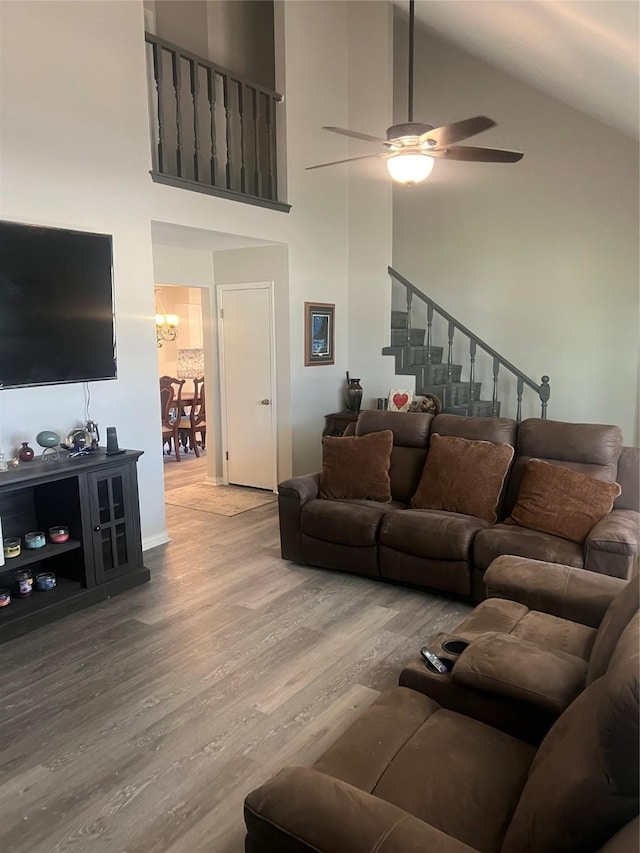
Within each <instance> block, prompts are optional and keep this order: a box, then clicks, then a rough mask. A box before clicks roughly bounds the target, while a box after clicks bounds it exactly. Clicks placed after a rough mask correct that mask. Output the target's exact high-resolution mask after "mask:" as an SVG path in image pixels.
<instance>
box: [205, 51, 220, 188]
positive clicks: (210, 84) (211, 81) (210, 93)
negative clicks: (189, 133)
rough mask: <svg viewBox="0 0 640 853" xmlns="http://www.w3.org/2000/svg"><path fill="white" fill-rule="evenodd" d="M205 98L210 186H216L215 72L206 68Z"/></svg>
mask: <svg viewBox="0 0 640 853" xmlns="http://www.w3.org/2000/svg"><path fill="white" fill-rule="evenodd" d="M207 97H208V100H209V113H210V115H211V185H212V186H215V185H216V179H217V176H218V149H217V145H216V72H215V71H214V70H213V68H207Z"/></svg>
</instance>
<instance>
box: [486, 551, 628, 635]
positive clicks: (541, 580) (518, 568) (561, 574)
mask: <svg viewBox="0 0 640 853" xmlns="http://www.w3.org/2000/svg"><path fill="white" fill-rule="evenodd" d="M484 580H485V583H486V585H487V597H488V598H506V599H508V600H510V601H517V602H519V603H520V604H524V605H525V606H526V607H528V608H529V609H530V610H540V611H542V612H543V613H549V614H551V615H552V616H560V617H561V618H562V619H568V620H570V621H571V622H580V623H581V624H582V625H589V626H590V627H591V628H597V627H598V626H599V625H600V622H602V618H603V617H604V614H605V612H606V610H607V608H608V607H609V605H610V604H611V602H612V601H613V599H614V598H615V597H616V595H617V594H618V593H619V592H620V590H621V589H622V588H623V587H624V583H625V582H624V581H623V580H620V579H619V578H613V577H608V576H607V575H603V574H598V573H596V572H591V571H588V570H586V569H577V568H574V567H572V566H563V565H560V563H545V562H543V561H541V560H530V559H528V558H526V557H513V556H502V557H497V558H496V559H495V560H494V561H493V562H492V563H491V565H490V566H489V568H488V569H487V571H486V572H485V575H484Z"/></svg>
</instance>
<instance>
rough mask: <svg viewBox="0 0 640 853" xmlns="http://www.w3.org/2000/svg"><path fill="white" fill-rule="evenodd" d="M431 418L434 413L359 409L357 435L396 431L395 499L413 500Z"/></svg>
mask: <svg viewBox="0 0 640 853" xmlns="http://www.w3.org/2000/svg"><path fill="white" fill-rule="evenodd" d="M432 420H433V415H429V414H426V413H423V412H388V411H386V412H385V411H377V410H371V411H365V412H360V416H359V417H358V420H357V422H356V427H355V434H356V435H357V436H364V435H369V434H370V433H372V432H379V431H380V430H387V429H389V430H391V431H392V432H393V449H392V451H391V466H390V468H389V479H390V481H391V497H392V498H393V500H394V501H402V503H405V504H408V503H410V502H411V497H412V495H413V494H414V493H415V490H416V488H417V487H418V483H419V482H420V475H421V474H422V469H423V468H424V461H425V459H426V456H427V448H428V446H429V433H430V428H431V421H432Z"/></svg>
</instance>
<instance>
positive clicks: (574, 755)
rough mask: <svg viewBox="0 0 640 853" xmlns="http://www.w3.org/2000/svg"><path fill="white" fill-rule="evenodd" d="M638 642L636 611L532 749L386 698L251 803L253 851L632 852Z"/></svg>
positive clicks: (409, 699)
mask: <svg viewBox="0 0 640 853" xmlns="http://www.w3.org/2000/svg"><path fill="white" fill-rule="evenodd" d="M639 645H640V615H639V614H637V613H636V615H635V616H634V617H633V618H632V620H631V621H630V622H629V624H628V625H627V627H626V628H625V630H624V631H623V633H622V635H621V637H620V638H619V640H618V642H617V644H616V648H615V651H614V653H613V655H612V657H611V661H610V663H609V665H608V668H607V670H606V672H605V673H604V675H602V676H600V677H599V678H596V679H595V680H594V681H592V682H591V683H590V684H589V686H588V687H586V689H585V690H584V691H583V692H582V693H580V695H579V696H578V697H577V698H576V699H575V700H574V701H573V702H572V704H571V705H570V706H569V707H568V708H567V709H566V710H565V711H564V712H563V713H562V714H561V715H560V717H559V718H558V720H557V722H556V723H555V724H554V726H553V727H552V729H551V730H550V731H549V733H548V734H547V735H546V737H545V739H544V740H543V742H542V743H541V744H540V746H539V747H537V748H536V747H535V746H533V745H531V744H530V743H527V742H525V741H523V740H521V739H519V738H516V737H513V736H512V735H509V734H506V733H505V732H504V731H501V730H499V729H497V728H493V727H491V726H488V725H486V724H485V723H483V722H479V721H478V720H476V719H473V718H472V717H470V716H466V715H463V714H461V713H458V712H456V711H452V710H448V709H446V708H443V707H441V706H440V705H439V704H438V703H437V702H435V701H434V700H433V699H431V698H429V697H428V696H426V695H424V694H422V693H420V692H417V691H415V690H411V689H408V688H406V687H397V688H393V689H391V690H388V691H386V692H385V693H383V694H382V695H381V696H380V697H379V698H378V699H377V700H376V701H375V702H374V703H373V704H372V705H371V706H370V707H369V708H368V709H367V710H366V711H365V712H364V713H363V714H362V715H361V717H360V718H359V719H358V720H356V722H355V723H354V724H353V725H352V726H351V727H350V728H349V729H348V730H347V731H346V732H345V733H344V734H343V735H342V737H340V738H339V739H338V741H337V742H336V743H335V744H334V745H333V746H332V747H331V748H330V749H329V750H327V752H326V753H325V754H324V755H323V756H322V757H321V758H320V759H319V761H317V762H316V764H315V765H314V766H313V767H311V768H301V767H297V768H287V769H285V770H282V771H281V772H280V773H279V774H277V775H276V776H275V777H274V778H273V779H271V780H269V781H268V782H266V783H265V784H264V785H262V786H261V787H260V788H258V789H256V790H254V791H252V792H251V793H250V794H249V795H248V797H247V798H246V801H245V822H246V826H247V836H246V840H245V850H246V853H272V851H276V850H277V851H280V853H304V851H315V853H320V852H321V853H424V851H429V850H434V851H436V850H437V851H439V853H473V851H480V853H596V851H601V853H636V851H637V849H638V822H637V814H638V760H637V757H638V748H639V743H638V731H639V727H640V716H639V708H638V667H639V659H640V653H639ZM513 713H514V714H517V713H518V709H517V707H514V708H513Z"/></svg>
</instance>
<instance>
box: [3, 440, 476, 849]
mask: <svg viewBox="0 0 640 853" xmlns="http://www.w3.org/2000/svg"><path fill="white" fill-rule="evenodd" d="M205 468H206V457H202V458H201V459H200V460H195V459H190V460H188V461H187V460H185V462H184V464H183V462H180V463H177V464H175V465H170V464H165V478H166V486H167V488H171V487H175V485H176V484H177V485H184V484H185V483H186V482H192V481H193V482H197V481H198V479H201V480H203V479H204V475H205ZM187 478H188V479H187ZM191 478H193V480H191ZM167 520H168V528H169V532H170V535H171V537H172V541H171V543H169V544H168V545H165V546H161V547H159V548H155V549H153V550H152V551H147V552H146V554H145V564H146V565H147V566H148V567H149V569H150V570H151V582H150V583H149V584H146V585H145V586H143V587H138V588H136V589H134V590H131V591H129V592H127V593H124V594H123V595H121V596H118V597H116V598H114V599H111V600H109V601H106V602H103V603H101V604H98V605H96V606H94V607H92V608H89V609H87V610H84V611H82V612H80V613H76V614H73V615H71V616H68V617H66V618H65V619H62V620H60V621H58V622H56V623H54V624H52V625H50V626H48V627H45V628H42V629H40V630H39V631H37V632H33V633H31V634H28V635H26V636H25V637H23V638H20V639H18V640H13V641H11V642H9V643H5V644H3V645H2V646H0V672H1V673H2V677H1V679H0V694H1V700H0V733H1V736H2V744H1V746H0V850H2V851H3V853H53V851H81V853H85V851H87V853H165V851H167V852H169V851H170V853H200V851H210V853H242V850H243V849H244V848H243V839H244V824H243V819H242V802H243V799H244V796H245V795H246V793H247V792H248V791H249V790H251V789H252V788H253V787H255V786H256V785H258V784H260V783H261V782H262V781H264V780H265V779H267V778H268V777H269V776H270V775H272V774H273V773H274V772H275V771H277V770H278V769H279V768H281V767H282V766H285V765H287V764H309V763H311V762H313V761H314V760H315V759H316V758H317V757H318V756H319V755H320V753H322V752H323V750H324V749H325V748H326V747H327V746H328V745H329V744H330V743H332V742H333V741H334V740H335V739H336V737H337V736H338V735H339V734H340V733H341V732H342V731H343V730H344V729H345V728H346V727H347V726H348V725H349V724H350V722H351V721H352V720H353V719H354V718H355V717H356V716H357V715H358V714H359V713H360V712H361V711H362V709H363V708H364V707H366V706H367V705H369V704H370V703H371V702H372V701H373V699H375V697H376V696H377V695H378V692H379V691H380V690H382V689H384V688H386V687H389V686H392V685H394V684H395V683H396V682H397V677H398V673H399V671H400V669H401V668H402V665H403V663H404V662H405V661H407V660H409V659H410V658H412V657H413V656H414V655H415V654H416V652H417V650H418V649H419V647H420V645H421V644H422V643H423V642H424V640H425V639H426V638H427V637H428V636H429V635H430V634H432V633H434V632H435V631H438V630H440V629H446V628H448V627H453V626H454V625H455V624H456V623H457V622H459V621H460V620H461V619H462V617H463V616H464V615H465V613H467V612H468V610H469V606H468V605H466V604H464V603H461V602H456V601H451V600H449V599H446V598H441V597H438V596H435V595H427V594H425V593H421V592H418V591H413V590H408V589H402V588H399V587H394V586H389V585H386V584H381V583H378V582H375V581H369V580H367V579H365V578H361V577H355V576H353V577H352V576H349V575H344V574H340V573H337V572H329V571H324V570H320V569H312V568H309V567H303V566H297V565H295V564H292V563H287V562H283V561H282V560H281V559H280V553H279V541H278V524H277V504H275V503H271V504H269V505H266V506H261V507H259V508H257V509H254V510H250V511H249V512H245V513H242V514H240V515H237V516H233V517H231V518H226V517H223V516H218V515H213V514H210V513H205V512H194V511H192V510H187V509H183V508H181V507H175V506H168V507H167ZM274 853H275V851H274ZM345 853H346V852H345Z"/></svg>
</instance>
